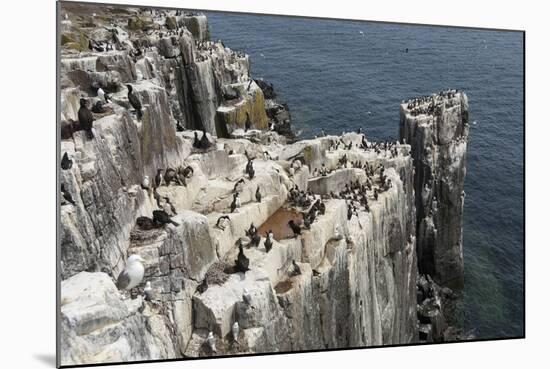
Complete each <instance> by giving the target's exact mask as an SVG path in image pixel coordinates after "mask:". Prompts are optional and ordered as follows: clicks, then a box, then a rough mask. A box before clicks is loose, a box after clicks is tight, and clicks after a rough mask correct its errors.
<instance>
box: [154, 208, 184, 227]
mask: <svg viewBox="0 0 550 369" xmlns="http://www.w3.org/2000/svg"><path fill="white" fill-rule="evenodd" d="M153 222H155V223H157V224H160V225H161V226H163V225H165V224H168V223H171V224H173V225H175V226H176V227H177V226H179V224H178V223H176V222H174V221H173V220H172V219H170V215H168V213H166V212H165V211H164V210H153Z"/></svg>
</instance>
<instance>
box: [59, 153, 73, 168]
mask: <svg viewBox="0 0 550 369" xmlns="http://www.w3.org/2000/svg"><path fill="white" fill-rule="evenodd" d="M72 167H73V161H72V160H71V159H70V158H69V154H67V152H66V151H65V154H63V158H61V169H63V170H68V169H71V168H72Z"/></svg>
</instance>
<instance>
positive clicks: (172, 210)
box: [164, 197, 178, 215]
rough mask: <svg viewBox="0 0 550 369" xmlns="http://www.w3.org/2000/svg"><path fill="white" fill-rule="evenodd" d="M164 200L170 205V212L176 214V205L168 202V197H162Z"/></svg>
mask: <svg viewBox="0 0 550 369" xmlns="http://www.w3.org/2000/svg"><path fill="white" fill-rule="evenodd" d="M164 201H166V204H168V206H169V207H170V211H171V212H172V214H174V215H178V213H177V212H176V207H175V206H174V204H172V203H171V202H170V198H169V197H164Z"/></svg>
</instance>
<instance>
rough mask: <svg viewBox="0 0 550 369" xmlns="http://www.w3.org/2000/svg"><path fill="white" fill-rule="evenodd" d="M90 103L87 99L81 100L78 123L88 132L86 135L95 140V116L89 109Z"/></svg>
mask: <svg viewBox="0 0 550 369" xmlns="http://www.w3.org/2000/svg"><path fill="white" fill-rule="evenodd" d="M87 105H88V102H87V101H86V99H80V109H78V122H79V123H80V128H81V129H82V130H84V131H86V135H87V136H88V138H89V139H90V140H91V139H93V138H94V133H93V132H92V127H93V124H94V116H93V114H92V112H91V111H90V110H89V109H88V106H87Z"/></svg>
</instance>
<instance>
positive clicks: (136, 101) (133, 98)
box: [126, 85, 143, 120]
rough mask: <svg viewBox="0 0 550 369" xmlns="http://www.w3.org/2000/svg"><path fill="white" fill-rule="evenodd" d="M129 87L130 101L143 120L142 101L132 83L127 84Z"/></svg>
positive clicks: (139, 118)
mask: <svg viewBox="0 0 550 369" xmlns="http://www.w3.org/2000/svg"><path fill="white" fill-rule="evenodd" d="M126 87H127V88H128V101H129V102H130V105H132V107H133V108H134V109H135V110H136V113H137V118H138V120H141V117H143V112H142V111H141V102H140V101H139V99H138V97H137V96H136V95H134V90H133V87H132V85H126Z"/></svg>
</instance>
